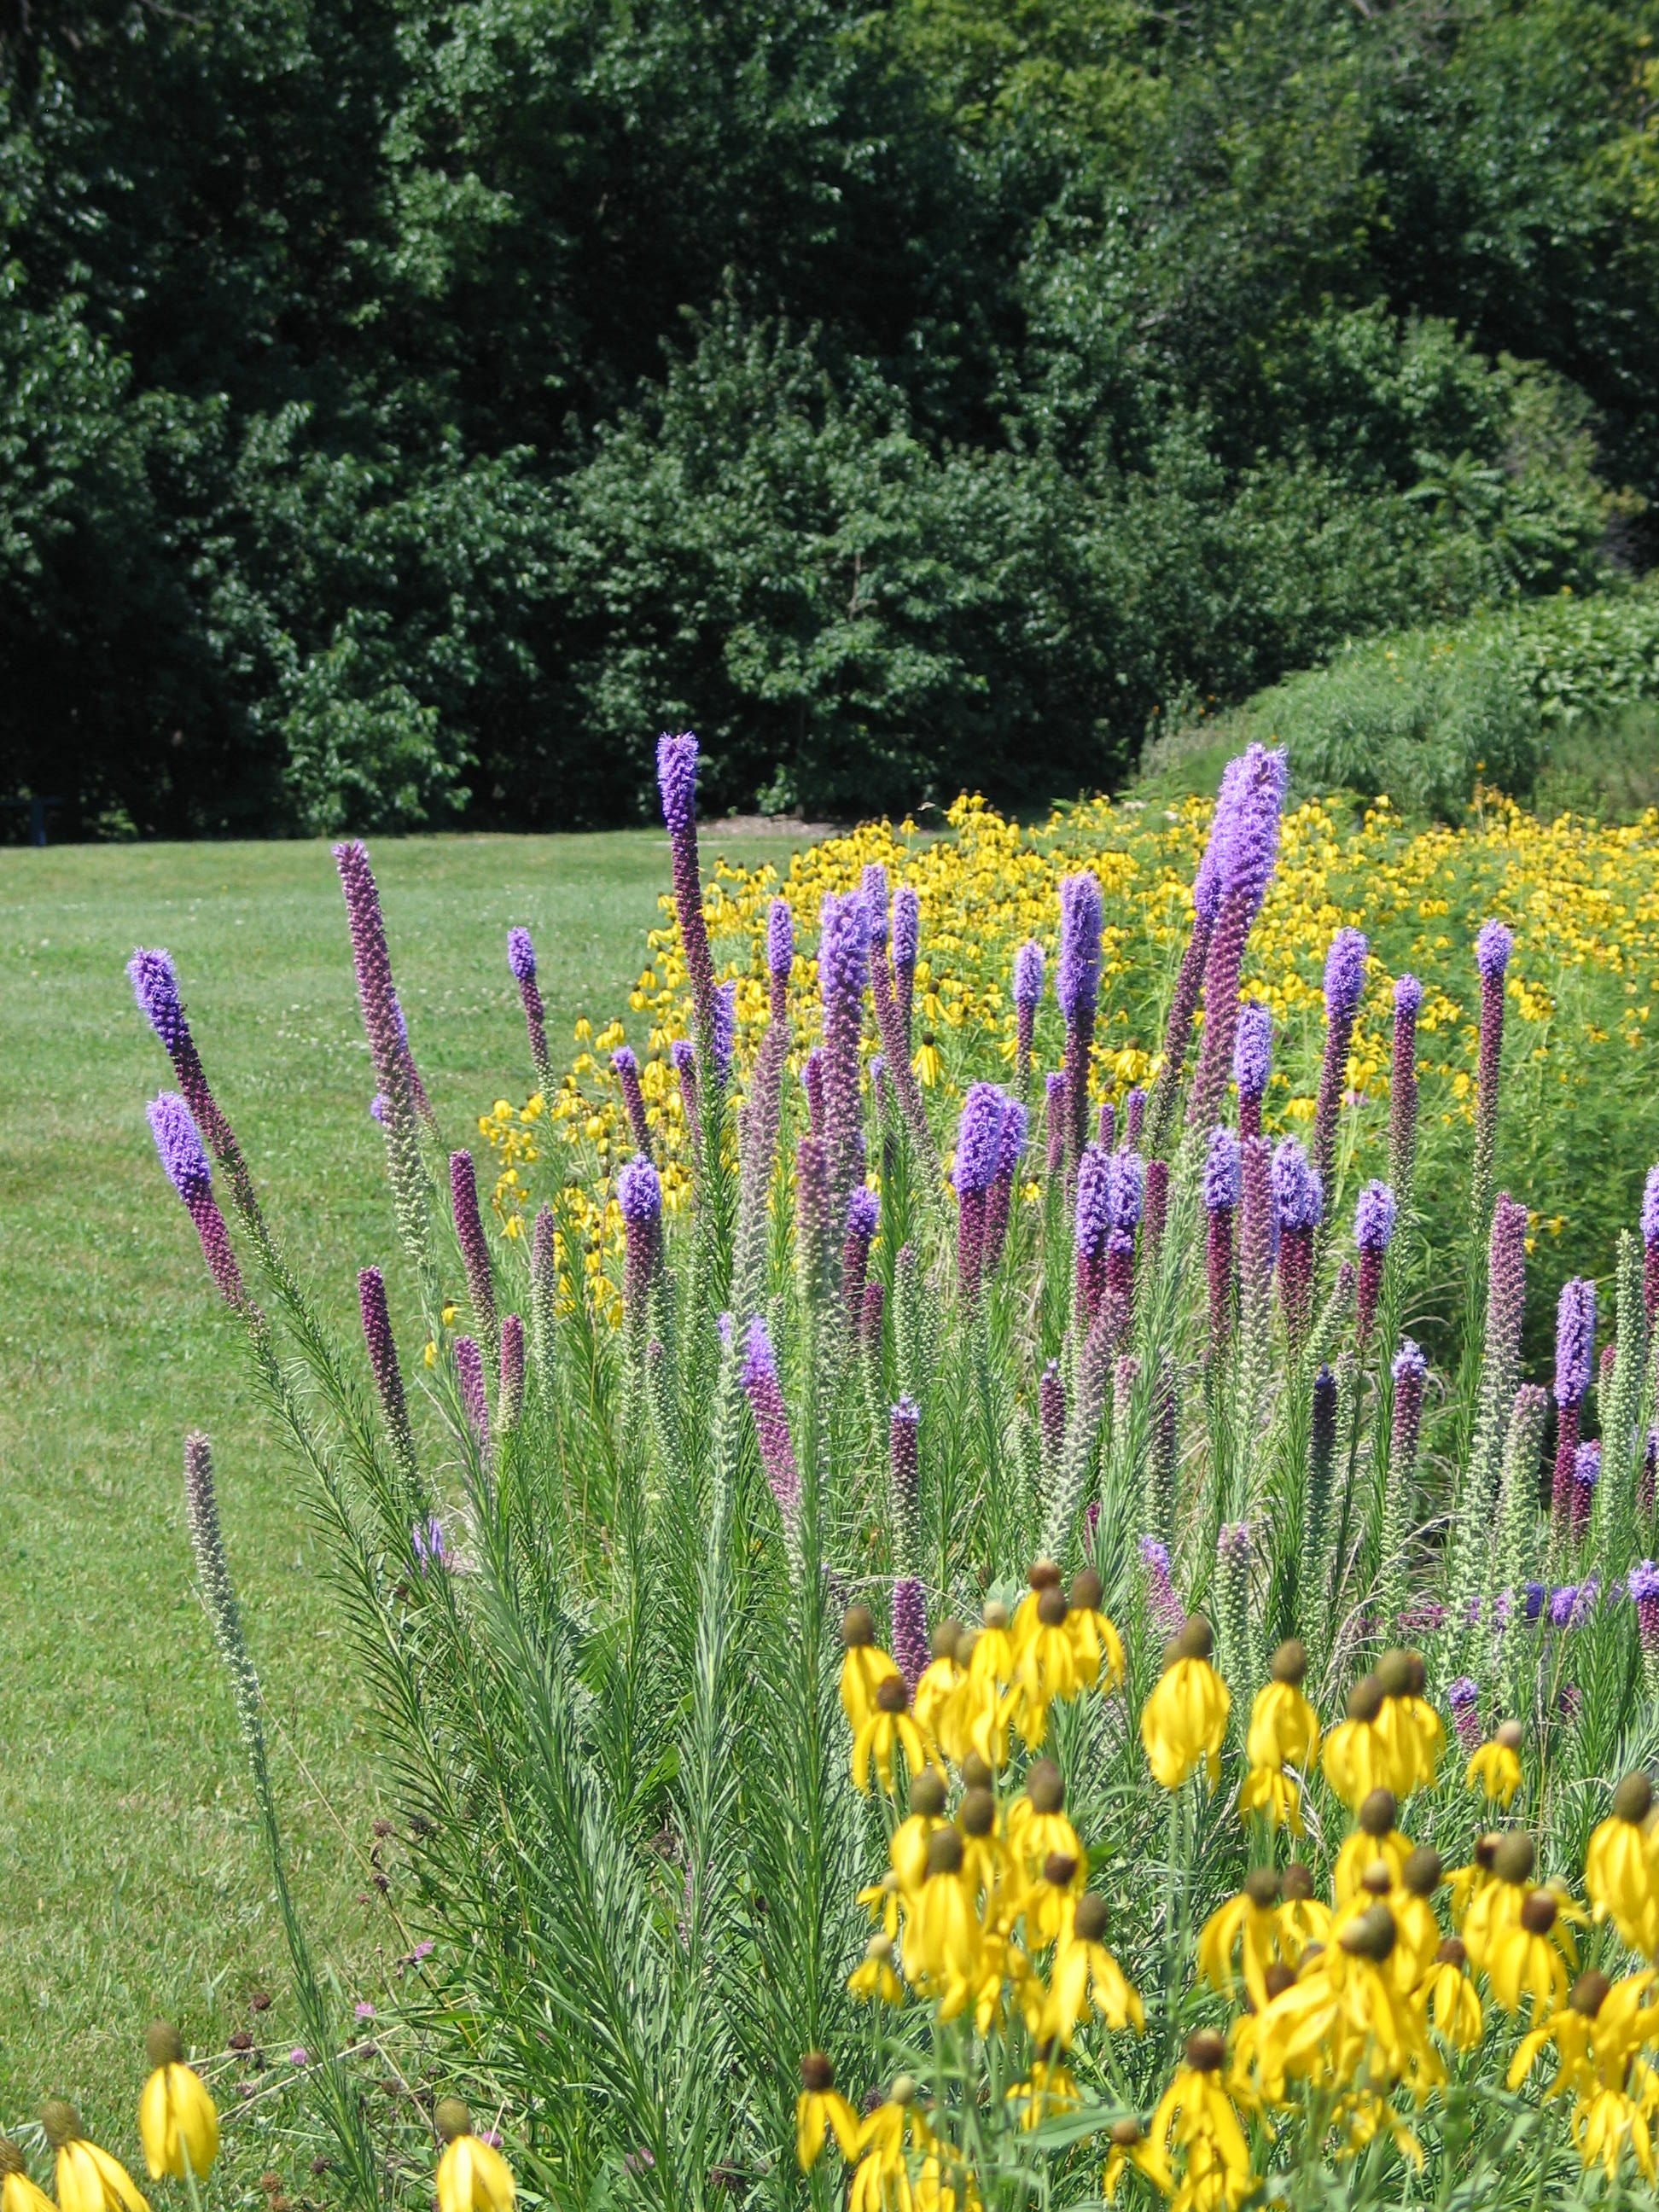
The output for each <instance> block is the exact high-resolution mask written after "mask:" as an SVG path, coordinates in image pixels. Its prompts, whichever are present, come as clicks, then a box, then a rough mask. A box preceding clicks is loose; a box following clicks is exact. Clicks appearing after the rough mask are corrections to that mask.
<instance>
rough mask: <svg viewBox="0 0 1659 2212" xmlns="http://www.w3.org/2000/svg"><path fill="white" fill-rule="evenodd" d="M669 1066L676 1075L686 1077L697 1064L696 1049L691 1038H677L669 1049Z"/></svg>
mask: <svg viewBox="0 0 1659 2212" xmlns="http://www.w3.org/2000/svg"><path fill="white" fill-rule="evenodd" d="M668 1060H669V1065H670V1066H671V1067H672V1069H673V1071H674V1073H675V1074H676V1075H684V1074H685V1073H686V1072H687V1070H688V1069H690V1068H694V1067H695V1066H696V1064H697V1053H696V1046H695V1045H694V1044H693V1043H692V1042H691V1040H690V1037H676V1038H675V1039H674V1042H672V1044H671V1045H670V1046H669V1048H668Z"/></svg>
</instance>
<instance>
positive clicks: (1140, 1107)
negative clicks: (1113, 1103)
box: [1123, 1084, 1146, 1145]
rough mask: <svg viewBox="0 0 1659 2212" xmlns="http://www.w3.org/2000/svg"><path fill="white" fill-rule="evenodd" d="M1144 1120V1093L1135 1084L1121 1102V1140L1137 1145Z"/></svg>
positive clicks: (1127, 1143)
mask: <svg viewBox="0 0 1659 2212" xmlns="http://www.w3.org/2000/svg"><path fill="white" fill-rule="evenodd" d="M1145 1122H1146V1092H1145V1091H1143V1090H1142V1089H1141V1088H1140V1086H1139V1084H1137V1085H1135V1087H1134V1089H1133V1091H1130V1093H1129V1095H1128V1097H1127V1098H1125V1100H1124V1102H1123V1141H1124V1143H1125V1144H1126V1145H1138V1144H1139V1142H1140V1132H1141V1129H1142V1127H1143V1126H1144V1125H1145Z"/></svg>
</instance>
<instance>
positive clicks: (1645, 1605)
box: [1625, 1559, 1659, 1659]
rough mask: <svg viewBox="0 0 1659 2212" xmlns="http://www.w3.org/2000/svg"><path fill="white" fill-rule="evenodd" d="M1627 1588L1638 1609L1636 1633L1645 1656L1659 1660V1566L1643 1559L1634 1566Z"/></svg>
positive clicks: (1627, 1580)
mask: <svg viewBox="0 0 1659 2212" xmlns="http://www.w3.org/2000/svg"><path fill="white" fill-rule="evenodd" d="M1625 1588H1626V1590H1628V1591H1629V1593H1630V1598H1631V1602H1632V1605H1634V1606H1635V1607H1636V1632H1637V1636H1638V1639H1639V1640H1640V1643H1641V1646H1642V1651H1643V1656H1644V1657H1646V1658H1648V1659H1654V1658H1659V1565H1655V1563H1654V1562H1653V1560H1651V1559H1643V1560H1641V1561H1640V1562H1639V1563H1638V1565H1635V1566H1633V1567H1632V1569H1631V1571H1630V1574H1629V1576H1628V1577H1627V1578H1626V1583H1625Z"/></svg>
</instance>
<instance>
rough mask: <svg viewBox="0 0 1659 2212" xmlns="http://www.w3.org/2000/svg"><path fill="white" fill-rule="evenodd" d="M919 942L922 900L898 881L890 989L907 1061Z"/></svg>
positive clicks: (894, 908) (895, 893) (894, 894)
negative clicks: (891, 986) (891, 984)
mask: <svg viewBox="0 0 1659 2212" xmlns="http://www.w3.org/2000/svg"><path fill="white" fill-rule="evenodd" d="M920 949H921V903H920V902H919V901H918V899H917V897H916V895H915V891H914V890H911V888H910V886H909V884H900V885H899V887H898V889H897V890H896V891H895V892H894V893H893V991H894V998H895V1000H896V1005H897V1007H898V1018H899V1035H900V1038H901V1041H902V1044H903V1047H904V1058H905V1059H906V1060H907V1061H908V1059H909V1057H910V1008H911V1005H912V1002H913V1001H914V1000H915V989H916V954H917V952H918V951H920Z"/></svg>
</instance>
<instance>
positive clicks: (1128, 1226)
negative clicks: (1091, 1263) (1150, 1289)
mask: <svg viewBox="0 0 1659 2212" xmlns="http://www.w3.org/2000/svg"><path fill="white" fill-rule="evenodd" d="M1145 1208H1146V1162H1145V1161H1144V1160H1143V1159H1142V1158H1141V1157H1140V1155H1139V1152H1131V1150H1130V1149H1129V1147H1128V1146H1127V1145H1123V1146H1120V1147H1119V1149H1118V1150H1117V1151H1116V1152H1114V1153H1113V1154H1112V1155H1111V1157H1110V1158H1109V1160H1108V1161H1107V1163H1106V1218H1107V1219H1108V1220H1109V1222H1110V1224H1111V1227H1110V1230H1109V1232H1108V1235H1107V1238H1106V1294H1107V1296H1108V1297H1112V1298H1116V1299H1117V1300H1119V1301H1120V1302H1121V1305H1122V1308H1123V1312H1124V1317H1125V1319H1126V1320H1127V1316H1128V1310H1129V1306H1130V1304H1131V1302H1132V1300H1133V1297H1134V1282H1135V1231H1136V1230H1137V1229H1138V1228H1139V1226H1140V1217H1141V1214H1142V1212H1144V1211H1145Z"/></svg>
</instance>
